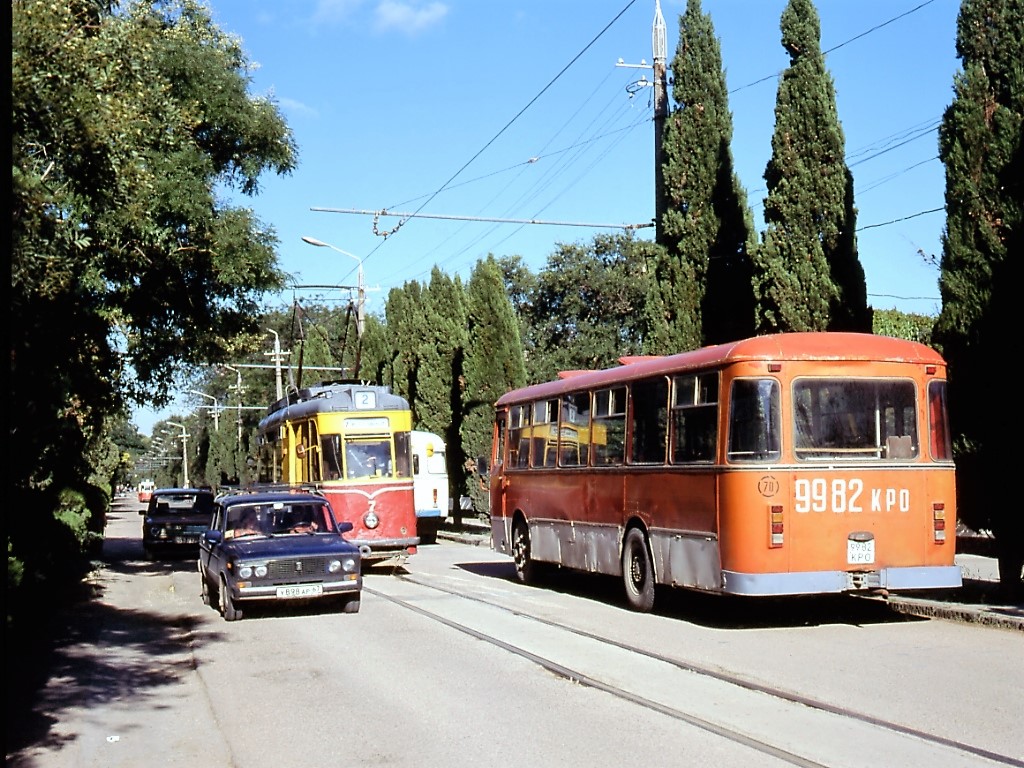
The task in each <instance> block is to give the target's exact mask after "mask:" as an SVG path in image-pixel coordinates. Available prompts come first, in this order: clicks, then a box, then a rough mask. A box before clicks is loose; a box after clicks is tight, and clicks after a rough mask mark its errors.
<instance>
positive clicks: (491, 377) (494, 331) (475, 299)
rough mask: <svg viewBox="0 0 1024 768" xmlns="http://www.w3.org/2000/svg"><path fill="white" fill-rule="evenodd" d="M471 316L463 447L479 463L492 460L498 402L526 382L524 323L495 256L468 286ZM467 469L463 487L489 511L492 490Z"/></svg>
mask: <svg viewBox="0 0 1024 768" xmlns="http://www.w3.org/2000/svg"><path fill="white" fill-rule="evenodd" d="M466 315H467V318H466V319H467V331H466V337H467V339H468V343H467V344H466V354H465V361H464V366H463V378H462V382H461V383H462V424H461V438H462V439H461V444H462V449H463V451H464V453H465V455H466V456H467V458H468V459H475V458H476V457H477V456H490V455H491V437H492V429H493V425H494V403H495V401H496V400H497V399H498V398H499V397H501V396H502V395H503V394H505V392H507V391H508V390H510V389H515V388H517V387H521V386H523V385H524V384H525V383H526V369H525V367H524V365H523V349H522V345H521V344H520V340H519V324H518V322H517V321H516V317H515V314H514V313H513V311H512V304H511V302H510V301H509V299H508V295H507V294H506V293H505V284H504V280H503V276H502V271H501V268H500V267H499V266H498V262H497V261H496V260H495V259H494V257H493V256H490V255H489V256H488V257H487V258H486V259H485V260H482V261H478V262H477V264H476V266H475V267H474V268H473V273H472V275H471V276H470V278H469V283H468V284H467V286H466ZM466 464H467V465H468V464H470V462H469V461H467V462H466ZM468 469H469V468H468V467H466V466H465V465H464V469H463V474H462V477H461V480H462V487H465V488H466V491H467V494H468V495H469V496H470V498H471V499H472V500H473V506H474V508H475V509H476V510H478V511H479V512H487V510H488V495H487V488H486V486H485V485H484V483H483V482H481V481H479V480H478V479H477V478H474V477H471V476H470V472H469V471H468ZM452 479H453V480H455V479H456V478H454V477H452ZM453 486H455V483H453ZM455 487H458V486H455ZM456 507H457V505H456Z"/></svg>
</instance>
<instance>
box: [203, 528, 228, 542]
mask: <svg viewBox="0 0 1024 768" xmlns="http://www.w3.org/2000/svg"><path fill="white" fill-rule="evenodd" d="M203 540H204V541H205V542H206V543H207V544H211V545H212V544H220V543H221V541H223V540H224V533H223V532H222V531H216V530H213V529H210V530H209V531H206V532H205V533H203Z"/></svg>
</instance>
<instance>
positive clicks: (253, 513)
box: [199, 492, 363, 621]
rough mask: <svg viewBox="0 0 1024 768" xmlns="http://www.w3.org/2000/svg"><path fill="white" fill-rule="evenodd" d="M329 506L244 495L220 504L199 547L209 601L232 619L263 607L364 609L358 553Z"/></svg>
mask: <svg viewBox="0 0 1024 768" xmlns="http://www.w3.org/2000/svg"><path fill="white" fill-rule="evenodd" d="M350 530H352V523H349V522H341V523H339V522H337V521H336V520H335V517H334V511H333V510H332V509H331V505H330V503H329V502H328V501H327V499H325V498H324V497H322V496H318V495H316V494H313V493H288V492H274V493H241V494H236V495H232V496H224V497H221V498H219V499H217V501H216V504H215V507H214V512H213V520H212V522H211V524H210V528H209V530H207V531H206V532H205V533H204V534H203V536H202V537H201V539H200V541H199V575H200V578H201V581H202V596H203V602H204V603H206V604H207V605H211V606H213V607H215V608H216V609H217V610H218V611H220V613H221V615H222V616H223V617H224V618H225V619H226V620H227V621H236V620H238V619H241V618H242V612H243V609H244V607H245V605H246V604H250V605H251V604H252V603H254V602H257V601H312V600H335V601H337V602H339V603H340V604H341V608H342V610H343V611H344V612H345V613H355V612H357V611H358V610H359V602H360V595H361V593H362V586H363V582H362V568H361V559H360V555H359V549H358V547H356V546H355V545H354V544H352V543H351V542H349V541H347V540H346V539H345V537H344V534H345V533H348V532H349V531H350Z"/></svg>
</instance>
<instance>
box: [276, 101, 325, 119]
mask: <svg viewBox="0 0 1024 768" xmlns="http://www.w3.org/2000/svg"><path fill="white" fill-rule="evenodd" d="M277 103H278V104H280V105H281V108H282V109H284V110H285V111H286V112H290V113H292V114H295V115H308V116H311V117H316V116H317V115H318V114H319V113H318V112H317V111H316V110H315V109H313V107H310V106H308V105H307V104H304V103H303V102H301V101H296V100H295V99H285V98H281V99H278V100H277Z"/></svg>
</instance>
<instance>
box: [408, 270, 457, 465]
mask: <svg viewBox="0 0 1024 768" xmlns="http://www.w3.org/2000/svg"><path fill="white" fill-rule="evenodd" d="M423 303H424V308H423V310H424V311H423V314H424V318H425V321H424V324H423V329H424V338H423V341H422V344H421V347H420V352H419V359H420V368H419V376H418V377H417V378H418V382H419V387H418V395H419V400H418V405H419V408H418V411H419V422H418V423H417V425H416V427H417V429H424V430H426V431H428V432H434V433H435V434H438V435H441V436H442V437H444V440H445V443H446V445H447V446H451V447H452V448H453V449H454V448H456V446H457V444H458V431H457V429H455V430H454V431H453V425H454V426H455V427H457V426H458V424H457V422H458V420H459V415H460V413H461V410H462V398H461V393H460V392H459V387H458V380H459V376H460V375H461V373H462V355H463V351H464V349H465V346H466V292H465V290H464V289H463V287H462V281H461V280H459V278H457V277H456V278H455V279H452V278H451V277H449V276H448V275H446V274H444V273H443V272H442V271H441V270H440V269H439V268H438V267H436V266H435V267H434V269H433V271H432V272H431V275H430V284H429V285H428V286H427V289H426V291H425V292H424V294H423ZM456 453H457V451H456V450H452V451H451V454H452V455H453V456H454V455H455V454H456ZM451 471H452V467H449V472H451Z"/></svg>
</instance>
